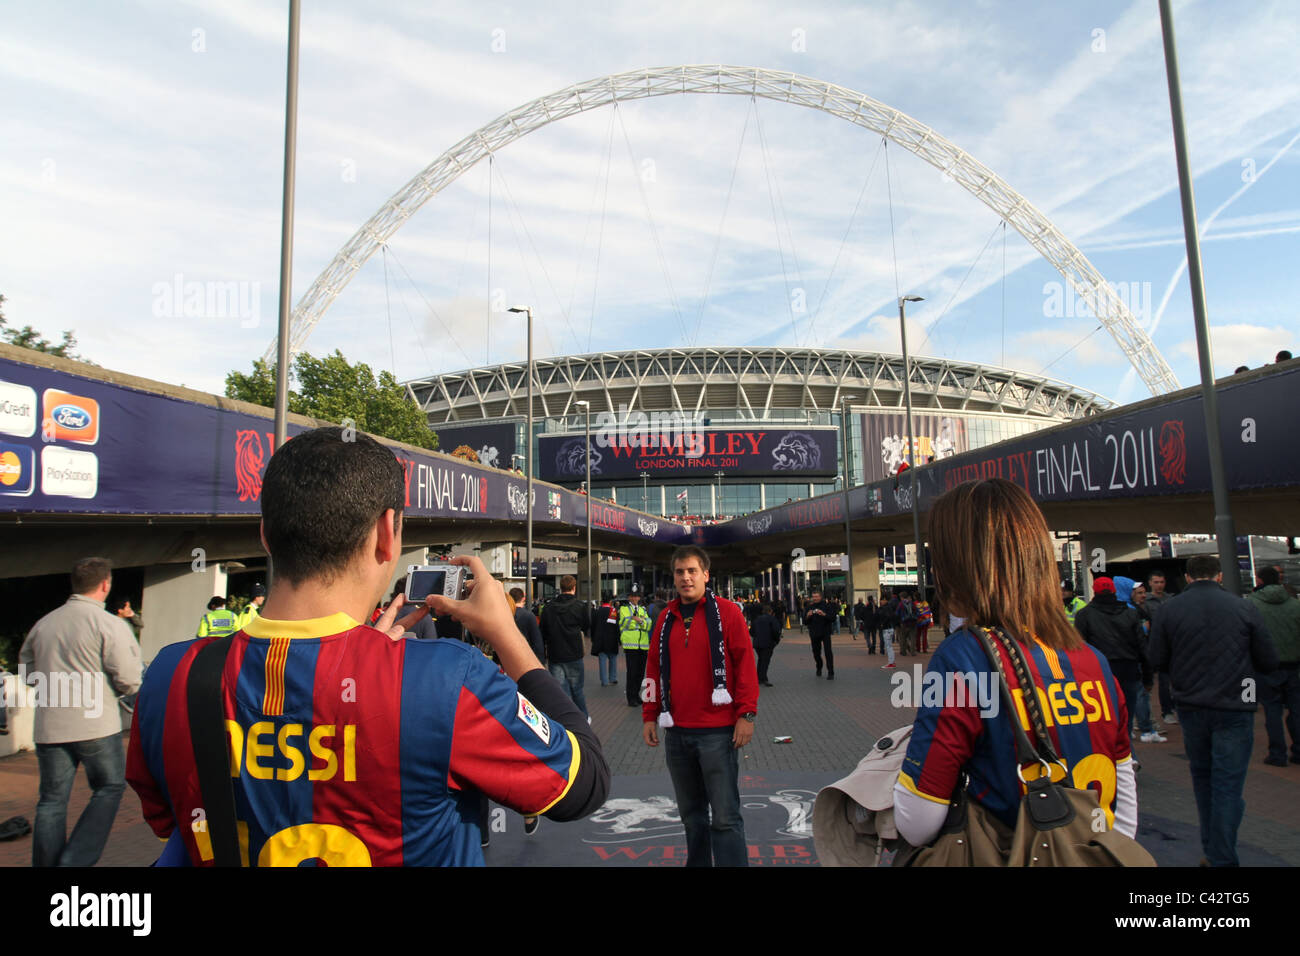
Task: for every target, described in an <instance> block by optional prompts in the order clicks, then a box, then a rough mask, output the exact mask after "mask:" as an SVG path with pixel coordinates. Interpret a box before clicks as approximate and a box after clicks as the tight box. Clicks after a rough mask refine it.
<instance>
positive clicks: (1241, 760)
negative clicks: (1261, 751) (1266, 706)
mask: <svg viewBox="0 0 1300 956" xmlns="http://www.w3.org/2000/svg"><path fill="white" fill-rule="evenodd" d="M1178 723H1179V726H1181V727H1182V730H1183V744H1184V745H1185V746H1186V748H1187V762H1188V764H1189V765H1190V766H1191V771H1192V791H1193V792H1194V793H1195V794H1196V815H1197V816H1198V817H1199V818H1200V821H1201V849H1202V850H1204V852H1205V858H1206V859H1207V860H1209V861H1210V866H1237V865H1238V861H1237V828H1238V827H1240V826H1241V818H1242V816H1243V815H1244V814H1245V812H1246V801H1245V799H1243V797H1242V795H1241V794H1242V790H1243V789H1244V788H1245V786H1246V769H1247V767H1248V766H1249V764H1250V749H1251V746H1252V745H1253V744H1254V741H1255V713H1254V711H1250V710H1210V709H1208V708H1199V707H1181V706H1180V707H1179V708H1178Z"/></svg>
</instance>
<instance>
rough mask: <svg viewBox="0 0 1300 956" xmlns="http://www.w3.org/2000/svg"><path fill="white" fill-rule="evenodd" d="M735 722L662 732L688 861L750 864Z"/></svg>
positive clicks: (723, 864)
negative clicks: (735, 738)
mask: <svg viewBox="0 0 1300 956" xmlns="http://www.w3.org/2000/svg"><path fill="white" fill-rule="evenodd" d="M734 732H735V731H734V728H731V727H720V728H718V729H717V730H707V731H692V730H678V729H674V728H669V729H668V730H666V731H665V732H664V736H665V740H664V745H665V750H666V756H667V758H668V775H669V776H670V777H671V778H672V781H673V790H674V792H675V793H676V796H677V813H678V815H679V816H681V818H682V824H683V825H684V826H685V827H686V865H687V866H749V851H748V850H747V849H746V848H745V818H744V817H743V816H741V813H740V782H739V777H740V758H739V754H740V751H738V750H737V749H736V748H735V747H733V746H732V744H731V738H732V735H733V733H734Z"/></svg>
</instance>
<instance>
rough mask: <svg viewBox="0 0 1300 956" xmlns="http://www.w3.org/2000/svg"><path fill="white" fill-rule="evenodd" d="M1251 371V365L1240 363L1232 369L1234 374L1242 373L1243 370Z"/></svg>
mask: <svg viewBox="0 0 1300 956" xmlns="http://www.w3.org/2000/svg"><path fill="white" fill-rule="evenodd" d="M1249 371H1250V366H1249V365H1238V366H1237V367H1236V368H1234V369H1233V370H1232V374H1233V375H1240V374H1241V373H1242V372H1249Z"/></svg>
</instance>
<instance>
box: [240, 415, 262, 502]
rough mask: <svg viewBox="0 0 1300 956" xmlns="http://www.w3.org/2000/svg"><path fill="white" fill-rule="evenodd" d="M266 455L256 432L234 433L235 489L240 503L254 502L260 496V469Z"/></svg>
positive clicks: (260, 438)
mask: <svg viewBox="0 0 1300 956" xmlns="http://www.w3.org/2000/svg"><path fill="white" fill-rule="evenodd" d="M265 464H266V453H265V452H264V451H263V449H262V436H261V435H259V434H258V433H257V432H255V431H252V430H249V431H236V432H235V489H236V491H238V492H239V500H240V501H256V500H257V499H258V498H259V497H261V495H262V467H263V466H264V465H265Z"/></svg>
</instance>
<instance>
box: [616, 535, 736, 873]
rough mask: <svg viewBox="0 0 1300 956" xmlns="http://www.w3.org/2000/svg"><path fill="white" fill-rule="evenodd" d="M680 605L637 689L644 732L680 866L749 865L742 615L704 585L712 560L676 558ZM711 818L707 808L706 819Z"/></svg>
mask: <svg viewBox="0 0 1300 956" xmlns="http://www.w3.org/2000/svg"><path fill="white" fill-rule="evenodd" d="M672 569H673V583H674V584H675V585H676V588H677V598H676V600H674V601H671V602H669V604H668V606H667V607H666V608H664V610H663V611H662V612H661V613H660V615H659V619H658V620H657V621H656V622H655V626H654V630H653V631H652V632H651V635H650V653H649V656H648V659H647V660H646V679H645V681H643V682H642V690H641V700H642V709H641V713H642V717H643V719H644V721H645V723H644V725H643V727H642V735H643V737H644V738H645V742H646V745H647V746H650V747H657V746H659V731H658V728H659V727H664V728H665V730H666V732H665V735H664V737H665V740H664V742H665V745H666V746H665V749H666V751H667V759H668V773H669V774H670V775H671V777H672V780H673V789H674V790H675V791H676V794H677V812H678V814H679V815H680V816H681V818H682V823H683V824H684V825H685V827H686V865H687V866H713V865H717V866H748V865H749V859H748V851H747V850H746V848H745V820H744V817H743V816H742V815H741V812H740V783H739V776H740V757H739V751H740V748H741V747H743V746H745V745H746V744H747V743H749V741H750V740H751V739H752V738H753V736H754V718H755V717H756V716H757V708H758V672H757V669H756V667H755V664H754V648H753V645H752V644H751V642H750V639H749V629H748V628H747V627H746V626H745V616H744V614H743V613H741V610H740V608H739V607H738V606H736V605H735V604H733V603H732V602H731V601H723V600H718V599H717V598H716V597H714V594H713V592H712V591H711V590H709V588H708V582H709V556H708V555H707V554H705V553H704V552H703V551H702V550H701V549H699V548H696V547H691V546H687V547H682V548H678V549H677V550H676V551H674V552H673V557H672ZM710 811H712V812H711V813H710Z"/></svg>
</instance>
